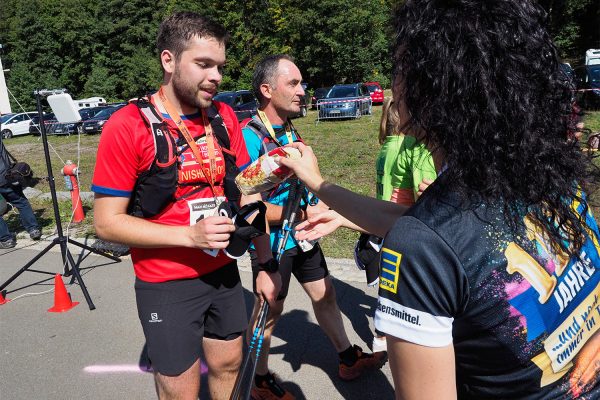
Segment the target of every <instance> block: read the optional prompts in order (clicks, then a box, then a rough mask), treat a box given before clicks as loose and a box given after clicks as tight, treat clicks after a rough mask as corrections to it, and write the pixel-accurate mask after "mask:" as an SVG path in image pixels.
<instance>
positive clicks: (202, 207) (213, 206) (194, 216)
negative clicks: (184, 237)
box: [187, 197, 228, 257]
mask: <svg viewBox="0 0 600 400" xmlns="http://www.w3.org/2000/svg"><path fill="white" fill-rule="evenodd" d="M224 201H225V197H217V198H216V199H215V198H210V199H196V200H188V202H187V203H188V207H189V208H190V226H193V225H196V223H197V222H198V221H200V220H202V219H204V218H208V217H212V216H217V215H219V205H221V203H223V202H224ZM224 216H225V217H227V216H228V215H227V212H225V214H224ZM204 252H205V253H206V254H208V255H210V256H212V257H216V256H217V255H218V254H219V249H205V250H204Z"/></svg>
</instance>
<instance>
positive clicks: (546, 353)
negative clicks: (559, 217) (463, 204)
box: [504, 203, 600, 386]
mask: <svg viewBox="0 0 600 400" xmlns="http://www.w3.org/2000/svg"><path fill="white" fill-rule="evenodd" d="M573 208H574V209H575V210H577V211H578V212H579V213H580V214H581V213H583V209H584V207H583V205H581V204H579V203H574V204H573ZM524 222H525V226H526V236H527V240H529V241H530V242H532V243H533V244H534V248H535V250H536V253H537V254H535V255H534V256H532V255H531V254H529V253H528V252H526V251H525V250H524V249H523V248H522V247H521V246H520V245H519V244H517V243H514V242H511V243H509V244H508V246H507V247H506V249H505V251H504V254H505V256H506V259H507V267H506V271H507V272H508V273H509V274H511V275H512V274H519V275H520V276H521V277H522V278H523V279H522V280H521V281H520V283H519V284H517V285H515V283H514V282H512V283H510V284H508V285H507V287H506V292H507V293H508V294H509V303H510V304H511V306H512V307H514V309H513V310H512V311H513V313H514V314H517V315H520V316H521V325H522V327H523V329H524V330H525V331H526V333H527V341H528V342H531V341H534V340H535V339H538V338H540V337H541V336H542V335H546V337H545V339H544V341H543V344H544V348H543V352H542V353H540V354H538V355H537V356H535V357H534V358H533V359H532V361H533V362H534V363H535V364H536V365H537V366H538V367H539V368H540V369H541V370H542V378H541V381H540V385H541V386H546V385H548V384H550V383H552V382H555V381H556V380H558V379H560V378H561V377H562V376H564V375H565V374H566V373H567V372H568V371H569V370H570V369H571V368H572V367H573V361H574V359H575V357H576V356H578V355H580V354H583V353H585V352H586V351H595V350H594V349H589V348H586V347H587V346H586V343H587V342H588V341H589V340H590V339H591V338H592V336H594V334H596V333H597V332H598V330H599V328H600V303H599V298H600V268H598V267H599V266H600V245H599V242H598V237H599V234H598V227H597V225H596V222H595V221H594V218H593V217H592V216H591V214H590V212H589V210H588V211H587V214H586V223H587V229H586V233H587V235H586V236H587V237H586V241H585V243H584V245H583V247H582V248H581V251H580V254H579V257H568V255H567V254H565V253H564V252H563V251H561V250H560V249H556V248H555V247H556V246H555V247H552V246H551V244H550V243H551V242H550V240H549V238H548V236H547V234H546V233H545V232H544V230H543V229H542V228H541V227H540V226H537V225H536V224H535V223H533V221H532V219H531V218H529V217H528V216H526V217H525V218H524ZM597 336H598V335H597ZM579 358H582V357H581V355H580V356H579ZM584 358H585V357H584Z"/></svg>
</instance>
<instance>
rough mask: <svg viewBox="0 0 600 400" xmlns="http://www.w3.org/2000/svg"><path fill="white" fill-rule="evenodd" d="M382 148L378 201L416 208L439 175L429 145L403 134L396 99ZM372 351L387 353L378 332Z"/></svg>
mask: <svg viewBox="0 0 600 400" xmlns="http://www.w3.org/2000/svg"><path fill="white" fill-rule="evenodd" d="M379 144H380V145H381V149H380V150H379V154H378V155H377V158H376V161H375V165H376V170H377V185H376V198H377V199H379V200H387V201H391V202H393V203H397V204H401V205H404V206H407V207H410V206H412V205H413V204H414V203H415V201H416V199H417V198H418V196H417V194H418V192H419V184H420V183H422V182H423V181H424V180H425V183H426V184H430V183H432V182H433V180H434V179H435V178H436V172H435V167H434V165H433V159H432V157H431V153H429V150H427V148H426V147H425V145H424V144H423V143H421V142H418V141H417V140H416V139H415V138H414V137H413V136H406V135H404V134H403V133H402V131H401V126H400V121H399V116H398V110H397V108H396V107H395V106H394V100H393V97H388V98H387V99H386V100H385V102H384V104H383V108H382V115H381V122H380V125H379ZM363 235H366V234H363ZM361 239H363V238H362V237H361ZM379 239H380V238H379ZM373 240H377V241H378V242H381V240H378V239H374V238H371V239H369V241H365V240H360V239H359V242H358V243H367V244H368V243H370V242H373ZM357 245H358V244H357ZM359 251H360V250H359ZM378 254H379V253H378ZM377 258H379V257H378V255H377ZM372 349H373V352H381V351H386V350H387V344H386V341H385V336H384V335H383V334H382V333H381V332H379V331H377V330H375V336H374V337H373V345H372Z"/></svg>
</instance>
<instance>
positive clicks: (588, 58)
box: [585, 49, 600, 65]
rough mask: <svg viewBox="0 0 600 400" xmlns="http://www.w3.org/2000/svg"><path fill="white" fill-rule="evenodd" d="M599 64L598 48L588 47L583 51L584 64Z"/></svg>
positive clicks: (599, 51)
mask: <svg viewBox="0 0 600 400" xmlns="http://www.w3.org/2000/svg"><path fill="white" fill-rule="evenodd" d="M598 64H600V49H588V51H586V52H585V65H598Z"/></svg>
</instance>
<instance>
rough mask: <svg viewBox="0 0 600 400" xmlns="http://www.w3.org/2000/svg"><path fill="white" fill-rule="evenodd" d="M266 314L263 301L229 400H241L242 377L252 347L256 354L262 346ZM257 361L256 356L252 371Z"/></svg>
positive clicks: (249, 387) (266, 310)
mask: <svg viewBox="0 0 600 400" xmlns="http://www.w3.org/2000/svg"><path fill="white" fill-rule="evenodd" d="M267 314H269V303H268V302H267V301H266V300H265V301H264V302H263V304H262V306H261V308H260V311H259V312H258V318H257V324H256V328H254V332H253V333H252V339H251V340H250V344H249V345H248V352H247V353H246V355H245V356H244V360H243V361H242V367H241V368H240V372H239V373H238V376H237V378H236V380H235V385H234V387H233V391H232V392H231V397H230V400H240V398H241V388H242V383H243V381H244V375H246V369H247V368H248V362H249V361H250V357H251V356H252V352H253V351H254V347H255V346H256V349H257V352H260V347H261V346H262V335H263V332H264V330H265V325H266V322H267ZM257 340H258V343H257ZM257 360H258V354H257V356H256V359H255V361H254V366H253V368H252V369H253V370H256V366H255V365H256V363H257ZM253 375H254V374H253ZM253 375H251V376H250V384H249V385H247V386H248V387H247V392H248V393H250V390H251V389H252V379H253Z"/></svg>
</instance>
